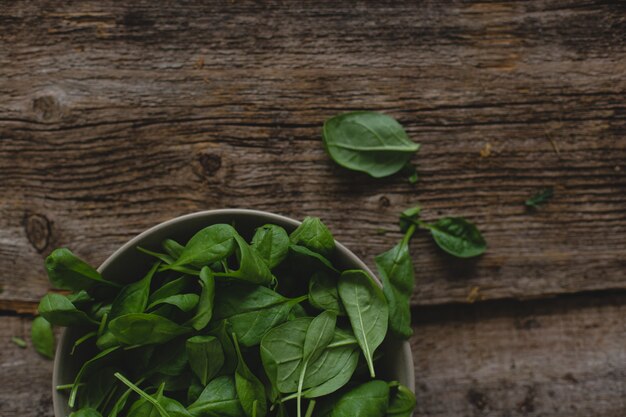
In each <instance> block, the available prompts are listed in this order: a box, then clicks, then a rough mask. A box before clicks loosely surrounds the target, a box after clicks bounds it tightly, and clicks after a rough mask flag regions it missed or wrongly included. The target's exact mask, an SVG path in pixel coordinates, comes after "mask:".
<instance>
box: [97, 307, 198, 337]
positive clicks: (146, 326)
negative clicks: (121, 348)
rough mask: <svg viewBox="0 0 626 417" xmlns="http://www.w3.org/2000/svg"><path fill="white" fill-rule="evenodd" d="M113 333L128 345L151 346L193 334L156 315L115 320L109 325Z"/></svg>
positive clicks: (124, 316) (130, 315)
mask: <svg viewBox="0 0 626 417" xmlns="http://www.w3.org/2000/svg"><path fill="white" fill-rule="evenodd" d="M109 329H110V330H111V333H113V335H114V336H115V337H116V338H117V340H119V341H120V342H121V343H124V344H126V345H150V344H155V343H165V342H167V341H169V340H171V339H173V338H175V337H177V336H181V335H183V334H186V333H190V332H191V328H189V327H185V326H181V325H180V324H177V323H175V322H173V321H171V320H170V319H167V318H165V317H161V316H157V315H156V314H146V313H131V314H125V315H123V316H120V317H117V318H115V319H113V320H112V321H111V322H110V323H109Z"/></svg>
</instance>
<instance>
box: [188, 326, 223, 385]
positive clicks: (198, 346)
mask: <svg viewBox="0 0 626 417" xmlns="http://www.w3.org/2000/svg"><path fill="white" fill-rule="evenodd" d="M186 346H187V355H188V357H189V365H190V366H191V370H192V371H193V373H194V374H196V376H197V377H198V378H200V382H201V383H202V385H203V386H206V385H207V384H208V383H209V381H210V380H212V379H213V377H215V375H217V373H218V372H219V371H220V369H221V368H222V366H223V365H224V350H223V349H222V345H221V343H220V341H219V340H217V338H216V337H214V336H194V337H191V338H189V339H187V343H186Z"/></svg>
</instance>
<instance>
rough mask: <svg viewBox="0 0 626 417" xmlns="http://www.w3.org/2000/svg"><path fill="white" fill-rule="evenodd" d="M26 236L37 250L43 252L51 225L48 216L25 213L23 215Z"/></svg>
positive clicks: (48, 239) (47, 241) (48, 240)
mask: <svg viewBox="0 0 626 417" xmlns="http://www.w3.org/2000/svg"><path fill="white" fill-rule="evenodd" d="M24 231H25V233H26V237H27V238H28V241H29V242H30V244H31V245H33V247H34V248H35V249H36V250H37V252H39V253H41V252H43V251H44V250H45V249H46V247H47V246H48V243H49V242H50V235H51V227H50V221H49V220H48V218H47V217H46V216H44V215H42V214H32V213H27V214H26V216H25V217H24Z"/></svg>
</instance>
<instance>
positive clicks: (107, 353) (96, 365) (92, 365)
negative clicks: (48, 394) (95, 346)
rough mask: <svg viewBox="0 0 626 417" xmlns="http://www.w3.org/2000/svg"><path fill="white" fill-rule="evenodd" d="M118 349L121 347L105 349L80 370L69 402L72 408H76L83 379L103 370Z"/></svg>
mask: <svg viewBox="0 0 626 417" xmlns="http://www.w3.org/2000/svg"><path fill="white" fill-rule="evenodd" d="M118 349H119V346H114V347H112V348H109V349H105V350H103V351H101V352H99V353H98V354H96V355H95V356H94V357H93V358H91V359H89V360H88V361H86V362H85V363H83V366H81V368H80V370H79V371H78V373H77V374H76V377H75V378H74V384H73V385H72V390H71V391H70V398H69V401H68V404H69V406H70V408H74V404H75V403H76V395H77V393H78V388H79V386H80V383H81V382H82V379H83V377H85V376H86V375H88V374H90V373H92V372H94V371H95V370H97V369H101V368H102V367H104V365H105V364H106V362H107V361H108V360H110V359H111V355H112V354H113V353H114V352H116V351H117V350H118Z"/></svg>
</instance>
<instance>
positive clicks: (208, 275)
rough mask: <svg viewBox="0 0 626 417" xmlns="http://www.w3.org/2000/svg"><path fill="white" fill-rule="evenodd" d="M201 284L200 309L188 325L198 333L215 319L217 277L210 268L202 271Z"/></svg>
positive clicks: (204, 268)
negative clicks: (214, 306)
mask: <svg viewBox="0 0 626 417" xmlns="http://www.w3.org/2000/svg"><path fill="white" fill-rule="evenodd" d="M199 282H200V285H201V286H202V291H201V292H200V298H199V300H198V308H197V309H196V314H195V315H194V316H193V317H192V318H191V319H189V321H188V322H187V323H186V325H187V326H191V327H193V328H194V329H195V330H197V331H200V330H202V329H204V328H205V327H206V326H207V324H209V322H210V321H211V318H212V317H213V305H214V301H215V277H214V276H213V273H212V272H211V270H210V269H209V268H208V267H206V266H205V267H203V268H202V269H201V270H200V280H199Z"/></svg>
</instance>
